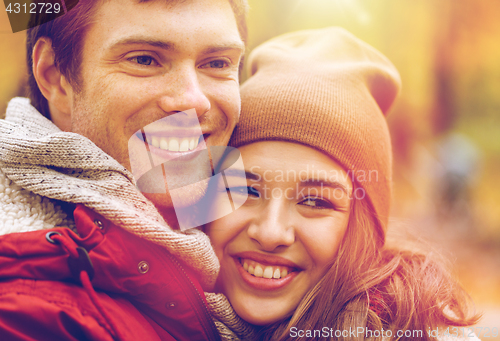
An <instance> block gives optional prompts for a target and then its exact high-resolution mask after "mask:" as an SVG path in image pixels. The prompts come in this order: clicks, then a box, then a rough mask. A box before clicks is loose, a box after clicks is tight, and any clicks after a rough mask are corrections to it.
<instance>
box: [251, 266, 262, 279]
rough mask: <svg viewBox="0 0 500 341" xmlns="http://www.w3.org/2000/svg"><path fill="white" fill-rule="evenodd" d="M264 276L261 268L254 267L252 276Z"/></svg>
mask: <svg viewBox="0 0 500 341" xmlns="http://www.w3.org/2000/svg"><path fill="white" fill-rule="evenodd" d="M263 274H264V269H262V266H260V265H258V264H257V265H256V266H255V273H254V274H253V275H254V276H255V277H262V275H263Z"/></svg>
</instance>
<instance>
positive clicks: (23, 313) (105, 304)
mask: <svg viewBox="0 0 500 341" xmlns="http://www.w3.org/2000/svg"><path fill="white" fill-rule="evenodd" d="M74 218H75V224H76V228H77V231H78V235H77V234H75V233H74V232H72V231H71V230H70V229H67V228H54V229H51V230H40V231H34V232H22V233H12V234H8V235H5V236H1V237H0V339H1V340H33V341H34V340H37V341H42V340H50V341H53V340H134V341H135V340H145V341H153V340H220V337H219V334H218V332H217V329H216V327H215V325H214V323H213V321H212V319H211V317H210V314H209V312H208V309H207V307H206V301H205V296H204V294H203V290H202V288H201V286H200V284H199V281H198V280H197V279H196V277H195V276H194V275H193V274H192V273H190V272H189V270H188V268H187V267H185V266H183V265H182V264H181V263H180V261H178V260H177V259H175V258H174V257H173V256H172V255H170V254H169V253H168V252H167V251H166V249H165V248H163V247H161V246H159V245H156V244H154V243H151V242H149V241H147V240H144V239H141V238H140V237H138V236H135V235H132V234H130V233H128V232H126V231H124V230H123V229H121V228H119V227H117V226H115V225H113V224H111V223H110V222H109V221H107V220H106V219H104V218H102V217H101V216H100V215H98V214H96V213H94V212H93V211H92V210H90V209H88V208H86V207H84V206H78V207H77V208H76V209H75V210H74ZM55 232H57V233H55ZM87 255H88V257H89V258H90V262H89V261H88V259H87ZM89 277H90V278H91V281H89Z"/></svg>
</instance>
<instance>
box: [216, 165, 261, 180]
mask: <svg viewBox="0 0 500 341" xmlns="http://www.w3.org/2000/svg"><path fill="white" fill-rule="evenodd" d="M222 172H224V175H225V176H237V177H240V178H246V179H249V180H255V181H259V180H260V179H261V176H260V175H258V174H255V173H253V172H248V171H244V170H243V169H236V168H228V169H225V170H222Z"/></svg>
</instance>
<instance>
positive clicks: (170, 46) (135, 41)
mask: <svg viewBox="0 0 500 341" xmlns="http://www.w3.org/2000/svg"><path fill="white" fill-rule="evenodd" d="M126 45H150V46H153V47H159V48H161V49H164V50H175V48H176V47H175V44H174V43H171V42H165V41H162V40H155V39H149V38H143V37H128V38H124V39H120V40H117V41H115V42H113V43H111V44H110V47H109V48H110V49H115V48H119V47H121V46H126Z"/></svg>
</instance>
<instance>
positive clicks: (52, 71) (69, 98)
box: [33, 37, 74, 131]
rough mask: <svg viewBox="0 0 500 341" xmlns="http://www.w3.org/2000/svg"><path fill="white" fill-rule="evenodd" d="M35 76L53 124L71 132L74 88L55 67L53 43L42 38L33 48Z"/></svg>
mask: <svg viewBox="0 0 500 341" xmlns="http://www.w3.org/2000/svg"><path fill="white" fill-rule="evenodd" d="M33 75H34V76H35V79H36V82H37V84H38V88H39V89H40V92H41V93H42V95H43V96H44V97H45V98H46V99H47V102H48V104H49V109H50V116H51V119H52V122H53V123H54V124H55V125H56V126H58V127H59V128H60V129H61V130H64V131H70V130H71V106H72V103H73V94H74V93H73V88H72V87H71V85H70V84H69V83H68V81H67V80H66V77H64V75H62V74H61V72H60V71H59V69H58V68H57V66H56V65H55V57H54V50H53V49H52V41H51V40H50V39H49V38H46V37H42V38H40V39H38V41H37V42H36V44H35V47H34V48H33Z"/></svg>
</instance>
